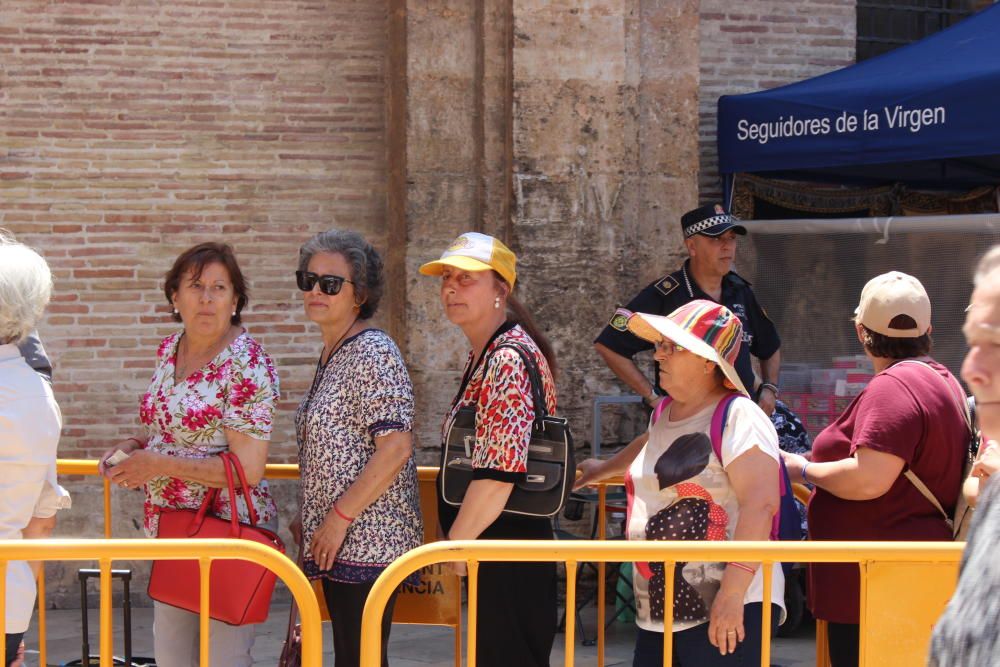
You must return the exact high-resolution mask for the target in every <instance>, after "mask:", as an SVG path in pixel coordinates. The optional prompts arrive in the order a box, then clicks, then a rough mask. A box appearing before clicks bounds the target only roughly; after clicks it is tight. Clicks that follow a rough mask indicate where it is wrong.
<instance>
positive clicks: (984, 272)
mask: <svg viewBox="0 0 1000 667" xmlns="http://www.w3.org/2000/svg"><path fill="white" fill-rule="evenodd" d="M998 267H1000V245H995V246H993V247H992V248H990V249H989V250H988V251H987V252H986V254H985V255H983V256H982V257H981V258H980V259H979V264H977V265H976V273H975V276H974V277H973V280H972V282H973V284H974V285H975V286H976V287H978V286H979V285H981V284H982V283H984V282H985V281H986V276H988V275H989V274H990V273H992V272H993V270H994V269H996V268H998Z"/></svg>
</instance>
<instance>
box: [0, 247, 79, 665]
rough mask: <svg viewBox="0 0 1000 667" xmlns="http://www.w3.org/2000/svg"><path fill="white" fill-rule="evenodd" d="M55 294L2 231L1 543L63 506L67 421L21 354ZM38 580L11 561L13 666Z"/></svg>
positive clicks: (8, 657) (27, 254)
mask: <svg viewBox="0 0 1000 667" xmlns="http://www.w3.org/2000/svg"><path fill="white" fill-rule="evenodd" d="M51 292H52V274H51V272H50V271H49V267H48V264H46V263H45V260H44V259H42V258H41V257H40V256H39V255H38V253H36V252H35V251H33V250H32V249H30V248H28V247H27V246H24V245H22V244H20V243H17V242H15V241H13V239H12V238H11V237H9V236H6V235H0V424H3V428H2V429H0V466H2V468H3V470H4V474H3V475H2V476H0V540H19V539H24V538H25V537H27V536H28V535H26V533H28V532H29V531H30V526H31V525H32V524H33V523H37V522H38V520H40V519H49V518H51V517H53V516H54V515H55V513H56V510H58V509H59V507H60V506H61V505H62V504H64V502H65V501H64V500H63V498H64V496H62V495H61V494H60V489H59V486H58V484H57V483H56V448H57V446H58V444H59V431H60V429H61V428H62V418H61V416H60V413H59V406H58V405H57V404H56V401H55V398H54V397H53V395H52V390H51V389H50V388H49V385H48V383H47V382H45V381H44V380H43V379H42V378H41V376H40V375H38V373H36V372H35V371H34V370H32V369H31V367H30V366H28V364H27V363H26V362H25V360H24V359H23V358H22V356H21V353H20V352H19V351H18V347H17V346H18V343H20V342H21V341H22V340H24V338H25V337H26V336H27V335H28V334H29V333H30V332H31V331H32V330H33V329H34V328H35V325H36V323H37V322H38V320H39V319H40V318H41V316H42V312H43V310H44V309H45V305H46V304H47V303H48V301H49V295H50V294H51ZM35 595H36V589H35V577H34V574H33V572H32V569H31V566H30V565H29V564H28V563H26V562H24V561H13V562H10V563H8V564H7V576H6V606H5V610H6V614H5V618H4V632H5V635H6V636H5V641H4V655H3V656H2V659H0V664H3V665H8V666H9V665H13V664H15V660H16V659H17V658H16V657H15V656H16V654H17V652H18V648H19V647H20V645H21V639H22V637H23V636H24V633H25V632H26V631H27V629H28V624H29V622H30V620H31V612H32V609H33V607H34V604H35Z"/></svg>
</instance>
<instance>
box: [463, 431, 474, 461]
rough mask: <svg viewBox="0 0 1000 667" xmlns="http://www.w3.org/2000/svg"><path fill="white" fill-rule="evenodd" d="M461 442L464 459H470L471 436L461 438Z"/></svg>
mask: <svg viewBox="0 0 1000 667" xmlns="http://www.w3.org/2000/svg"><path fill="white" fill-rule="evenodd" d="M462 442H464V443H465V457H466V458H469V459H471V458H472V436H471V435H467V436H465V437H464V438H462Z"/></svg>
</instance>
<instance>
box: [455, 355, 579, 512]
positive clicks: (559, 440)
mask: <svg viewBox="0 0 1000 667" xmlns="http://www.w3.org/2000/svg"><path fill="white" fill-rule="evenodd" d="M504 347H508V348H510V349H512V350H515V351H516V352H517V353H518V354H519V355H521V359H522V360H523V361H524V364H525V366H526V367H527V369H528V377H529V378H530V379H531V394H532V398H533V400H534V404H535V421H534V424H533V425H532V427H531V442H530V443H529V444H528V471H527V475H526V477H525V479H524V481H521V482H515V483H514V489H513V490H512V491H511V494H510V498H508V499H507V505H506V506H505V507H504V510H503V511H504V513H506V514H519V515H522V516H535V517H550V516H553V515H555V514H557V513H558V512H559V510H561V509H562V507H563V504H564V503H565V502H566V498H567V497H569V494H570V491H572V490H573V482H574V481H575V479H576V457H575V456H574V454H573V436H572V435H571V434H570V431H569V425H568V424H567V423H566V420H565V419H563V418H560V417H553V416H551V415H549V414H548V411H547V410H546V406H545V391H544V385H543V384H542V376H541V373H540V372H539V370H538V365H537V364H536V363H535V359H534V357H532V355H531V354H529V353H528V352H526V351H525V350H524V349H522V348H521V346H519V345H514V344H507V345H500V346H498V347H497V350H499V349H501V348H504ZM494 353H495V351H494ZM490 358H492V355H490ZM489 361H490V360H489V359H487V360H486V366H485V367H488V365H489ZM475 444H476V408H475V407H472V406H467V407H463V408H459V410H458V412H457V413H456V414H455V419H454V420H453V421H452V423H451V427H450V428H449V429H448V433H447V435H446V436H445V445H444V447H443V449H442V456H443V458H442V461H441V475H440V484H441V495H442V497H443V498H444V501H445V502H446V503H448V504H449V505H452V506H454V507H458V506H461V504H462V499H463V498H465V492H466V490H468V488H469V484H470V483H471V482H472V472H473V470H472V450H473V448H474V447H475Z"/></svg>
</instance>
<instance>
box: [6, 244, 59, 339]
mask: <svg viewBox="0 0 1000 667" xmlns="http://www.w3.org/2000/svg"><path fill="white" fill-rule="evenodd" d="M51 295H52V272H51V271H50V270H49V265H48V264H47V263H46V262H45V260H44V259H42V256H41V255H39V254H38V253H37V252H35V251H34V250H32V249H31V248H29V247H28V246H26V245H24V244H22V243H17V242H16V241H13V240H12V237H10V236H7V235H0V343H19V342H21V340H23V339H24V338H25V337H26V336H27V335H28V334H29V333H31V331H32V330H33V329H34V328H35V325H36V324H37V323H38V320H40V319H41V317H42V312H43V311H44V310H45V305H46V304H47V303H48V302H49V297H50V296H51Z"/></svg>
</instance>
